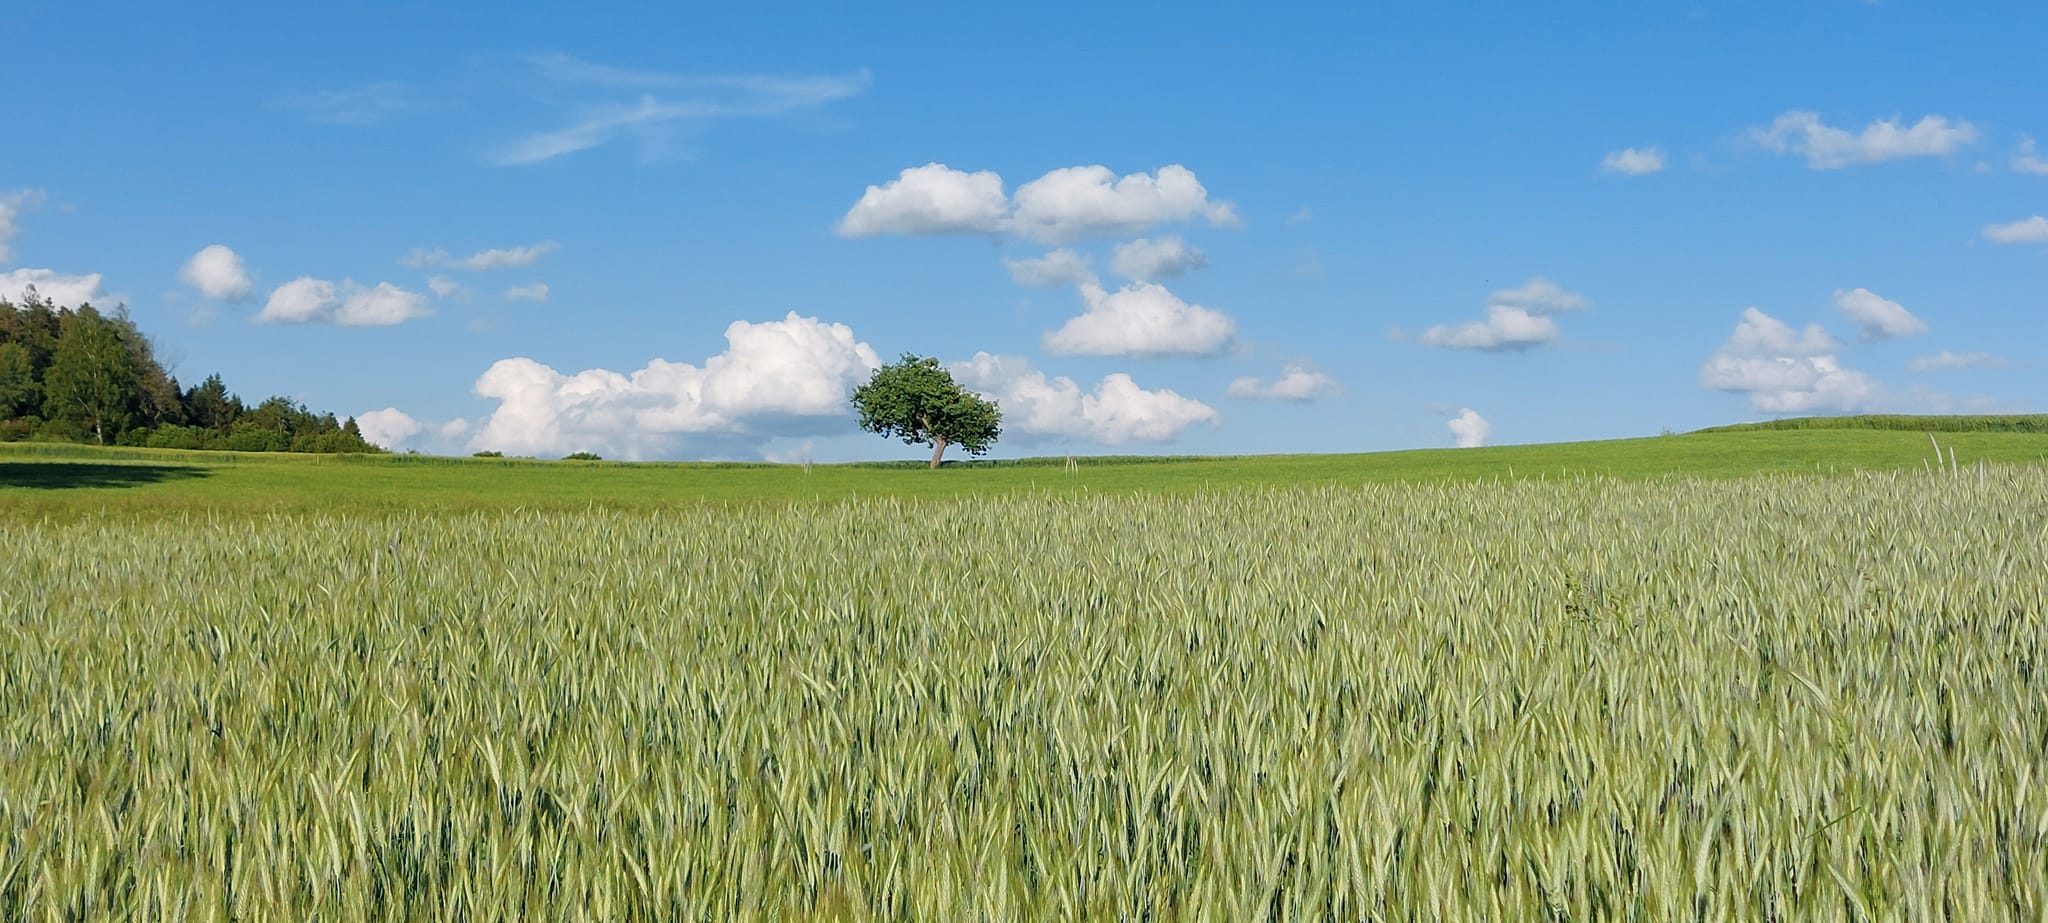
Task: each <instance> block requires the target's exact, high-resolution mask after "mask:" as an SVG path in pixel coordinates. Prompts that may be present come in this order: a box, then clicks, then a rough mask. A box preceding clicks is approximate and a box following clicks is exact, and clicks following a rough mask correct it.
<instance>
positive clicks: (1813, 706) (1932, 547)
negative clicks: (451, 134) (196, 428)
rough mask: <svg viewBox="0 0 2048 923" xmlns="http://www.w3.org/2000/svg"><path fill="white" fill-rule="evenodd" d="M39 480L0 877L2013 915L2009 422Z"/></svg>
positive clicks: (1, 743) (2024, 530)
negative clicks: (1530, 440)
mask: <svg viewBox="0 0 2048 923" xmlns="http://www.w3.org/2000/svg"><path fill="white" fill-rule="evenodd" d="M1916 438H1918V439H1920V441H1921V442H1920V444H1921V446H1923V447H1924V446H1926V444H1927V443H1926V439H1925V437H1924V436H1917V434H1916ZM1945 438H1946V437H1945ZM1922 454H1931V450H1923V452H1922ZM1970 457H1971V456H1970V455H1969V454H1968V453H1967V452H1966V453H1965V455H1964V458H1965V459H1966V460H1967V459H1969V458H1970ZM124 463H126V462H124ZM442 467H443V469H449V468H452V467H454V466H442ZM972 470H973V469H966V471H969V472H971V471H972ZM991 470H992V469H991ZM821 473H822V469H821ZM891 473H892V474H893V473H897V472H891ZM963 473H964V472H962V471H951V470H948V471H941V472H936V473H932V476H934V477H957V476H959V475H961V474H963ZM786 474H787V476H790V477H795V478H800V477H803V475H802V474H800V473H794V472H787V473H786ZM903 474H906V475H908V474H913V473H912V472H903ZM914 474H916V475H924V474H927V473H925V472H914ZM814 476H815V475H814ZM1038 476H1039V477H1041V478H1046V479H1052V480H1057V479H1058V478H1060V477H1064V476H1066V474H1065V472H1063V471H1062V470H1060V469H1058V468H1052V469H1049V470H1046V471H1042V472H1039V475H1038ZM1087 476H1088V472H1087V471H1086V470H1085V469H1084V470H1083V471H1082V472H1081V473H1080V474H1079V475H1078V477H1081V478H1086V477H1087ZM38 489H45V488H31V487H17V488H16V490H17V491H18V492H17V493H11V494H6V495H4V497H0V503H4V502H11V500H13V499H18V498H23V497H25V496H27V495H29V494H31V493H33V492H34V491H36V490H38ZM79 489H80V490H97V491H104V492H109V493H111V492H113V491H116V490H124V489H125V490H130V491H137V492H146V491H147V490H149V489H152V488H151V487H150V486H149V485H139V486H129V487H125V488H117V487H112V486H100V487H89V488H88V487H81V488H79ZM849 493H850V492H849ZM37 496H44V495H41V494H39V495H37ZM66 502H67V503H70V504H71V505H69V506H63V505H52V502H50V501H41V500H39V501H35V502H33V503H31V502H28V501H27V500H23V501H22V502H21V503H19V504H17V505H16V506H15V509H14V510H13V512H14V513H15V515H10V516H0V547H5V548H7V549H8V567H7V571H6V579H5V580H4V581H0V614H4V625H5V629H6V631H5V642H4V644H0V701H4V702H5V703H6V708H5V710H4V712H0V722H4V731H0V918H5V919H36V920H41V919H51V920H57V919H77V918H98V919H131V918H132V919H192V920H207V919H280V920H282V919H291V920H302V919H316V918H317V919H392V920H412V919H421V920H425V919H435V920H440V919H475V920H481V919H590V920H617V919H645V920H680V919H707V920H708V919H747V918H752V919H761V920H779V919H817V918H822V919H878V920H880V919H947V920H952V919H991V920H1007V919H1074V918H1085V919H1155V920H1207V919H1219V920H1221V919H1229V920H1247V919H1335V920H1354V919H1389V920H1446V919H1501V920H1530V919H1574V920H1586V919H1642V920H1668V919H1681V918H1682V919H1695V918H1704V919H1731V920H1734V919H1740V920H1750V919H1781V920H1782V919H1956V920H1986V919H2039V918H2041V916H2042V915H2043V914H2044V913H2048V861H2044V857H2048V778H2042V776H2043V774H2044V764H2048V678H2044V677H2043V675H2042V668H2043V657H2044V653H2048V651H2044V648H2048V642H2044V640H2043V638H2044V629H2048V625H2044V623H2043V610H2044V606H2048V469H2043V468H2041V467H2037V466H2029V465H2008V464H1990V465H1983V466H1978V465H1974V464H1967V463H1966V464H1963V465H1960V466H1957V467H1951V468H1949V469H1947V470H1945V471H1942V472H1941V473H1938V474H1937V473H1936V472H1935V471H1934V470H1933V469H1932V466H1931V465H1926V466H1921V465H1915V466H1913V467H1905V466H1896V467H1895V469H1894V470H1888V471H1881V472H1862V473H1846V472H1842V473H1837V474H1835V475H1827V474H1825V473H1821V474H1811V473H1809V474H1766V475H1753V476H1748V477H1718V478H1706V477H1697V476H1645V477H1637V478H1631V479H1618V478H1613V477H1606V476H1601V477H1591V476H1584V475H1571V474H1569V473H1563V472H1560V473H1553V474H1549V475H1544V474H1543V473H1542V472H1536V471H1528V470H1526V469H1524V470H1522V471H1520V472H1518V474H1517V476H1516V477H1514V478H1513V479H1509V478H1507V477H1505V476H1496V477H1474V478H1462V479H1446V480H1438V481H1433V482H1432V481H1427V480H1416V481H1410V482H1406V483H1366V482H1364V479H1360V478H1346V479H1345V480H1344V481H1343V482H1338V481H1336V480H1334V479H1333V480H1332V481H1331V482H1327V483H1310V484H1302V485H1296V486H1271V485H1268V486H1256V485H1254V486H1243V485H1220V486H1215V485H1212V486H1207V487H1205V486H1202V485H1200V484H1194V485H1184V486H1183V489H1178V490H1172V491H1144V490H1123V491H1087V490H1079V489H1074V490H1062V491H1050V490H1040V491H1035V492H1034V491H1030V490H1012V491H1005V492H998V493H994V494H989V495H975V494H966V495H962V496H952V497H931V498H917V497H890V496H860V497H855V496H851V495H849V496H829V497H822V498H820V497H792V498H786V499H783V500H779V501H777V500H756V501H749V502H744V503H728V504H718V503H688V502H671V503H667V504H664V505H653V504H649V505H645V506H642V507H627V508H615V507H607V506H602V505H595V504H585V505H583V506H582V507H581V508H522V507H519V506H516V505H506V506H502V507H497V508H487V509H468V510H463V509H455V510H447V509H437V510H428V511H420V510H412V511H408V510H404V509H386V508H384V507H382V506H380V505H377V504H371V505H370V506H369V507H368V508H367V509H349V508H346V507H343V506H341V505H339V504H336V505H333V506H332V507H331V508H326V509H321V508H317V507H315V508H311V509H308V508H307V507H304V506H296V505H293V504H282V505H280V507H279V508H277V509H252V508H226V509H221V510H211V511H209V510H207V509H205V508H203V507H202V506H201V505H200V504H198V503H196V502H193V503H172V504H170V506H169V508H168V509H167V510H158V511H155V512H151V513H148V514H146V515H145V514H144V510H143V509H142V507H140V506H137V507H135V508H129V507H122V506H114V507H111V508H110V509H111V511H110V512H109V511H104V510H103V511H101V512H92V511H90V510H87V509H84V508H83V507H81V506H80V503H81V502H82V501H75V500H74V501H66Z"/></svg>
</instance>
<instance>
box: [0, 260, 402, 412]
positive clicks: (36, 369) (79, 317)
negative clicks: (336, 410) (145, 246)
mask: <svg viewBox="0 0 2048 923" xmlns="http://www.w3.org/2000/svg"><path fill="white" fill-rule="evenodd" d="M22 440H36V441H40V442H89V443H98V444H100V445H125V446H149V447H155V448H165V449H219V450H229V451H236V452H380V451H383V450H381V449H379V448H377V447H376V446H373V445H371V444H369V443H367V442H364V441H363V434H362V431H361V430H358V429H357V428H356V421H355V418H354V417H350V418H349V419H347V420H345V421H343V420H336V419H335V418H334V414H331V413H324V414H316V413H313V412H312V411H310V410H307V409H306V408H305V406H304V405H302V404H299V403H298V402H296V401H293V400H291V399H290V398H284V397H273V398H270V399H268V400H266V401H264V402H263V403H260V404H257V405H256V406H254V407H250V406H248V405H246V404H244V403H242V399H241V398H239V397H236V396H235V395H233V394H230V393H228V389H227V386H226V385H224V384H222V383H221V380H220V376H219V375H210V376H208V377H207V379H206V380H205V381H203V382H200V383H199V384H198V385H195V386H193V387H191V388H180V387H179V386H178V380H177V379H176V378H173V377H171V376H170V374H169V373H167V372H165V371H164V368H163V366H162V365H160V364H158V363H157V360H156V354H155V351H154V350H153V349H152V348H151V346H150V342H149V338H148V337H145V336H143V335H142V331H140V330H138V329H136V327H135V323H134V322H133V321H131V320H129V319H128V314H127V312H126V311H125V310H116V311H114V312H113V313H111V314H107V313H101V312H100V311H99V310H98V309H95V308H94V307H92V306H91V305H81V306H79V307H78V308H77V309H71V308H60V307H57V306H55V305H52V304H51V303H50V302H49V301H48V300H47V299H44V298H41V297H39V296H38V295H37V294H36V293H35V290H34V289H30V290H29V292H28V294H27V295H26V296H25V297H24V298H23V299H22V301H21V303H20V304H16V303H14V302H11V301H8V300H6V299H4V298H0V442H19V441H22Z"/></svg>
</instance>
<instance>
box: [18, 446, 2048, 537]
mask: <svg viewBox="0 0 2048 923" xmlns="http://www.w3.org/2000/svg"><path fill="white" fill-rule="evenodd" d="M1940 439H1941V443H1942V445H1943V446H1944V447H1952V448H1953V449H1954V450H1955V452H1956V454H1957V457H1958V459H1959V460H1961V461H1962V462H1964V463H1971V464H1974V463H1976V462H1979V461H1984V462H1990V463H2004V462H2031V463H2039V462H2048V433H2027V432H2018V433H2015V432H1960V433H1944V434H1943V435H1942V436H1941V437H1940ZM1931 455H1932V448H1931V447H1930V446H1929V444H1928V439H1927V436H1926V435H1924V434H1923V433H1921V432H1918V431H1900V430H1858V429H1842V430H1820V429H1812V430H1790V431H1755V432H1730V433H1692V434H1686V435H1673V436H1655V437H1649V438H1643V439H1624V440H1612V441H1603V442H1583V443H1566V444H1557V445H1535V446H1503V447H1496V448H1483V449H1424V450H1416V451H1408V452H1384V453H1374V454H1364V455H1275V456H1242V457H1215V458H1083V459H1079V460H1077V469H1076V470H1074V471H1072V472H1069V471H1068V470H1067V469H1066V467H1065V460H1064V459H1062V458H1048V459H1031V460H1023V461H997V462H967V463H960V464H949V465H947V466H946V467H944V468H942V469H940V470H938V471H928V470H925V468H924V466H923V465H922V464H920V463H917V462H904V463H901V464H889V465H816V466H813V467H812V468H811V470H810V471H809V472H808V473H806V472H805V471H804V469H802V468H800V467H797V466H793V465H744V464H672V463H671V464H662V463H650V464H629V463H620V462H540V461H527V460H517V459H473V458H436V457H421V456H402V455H401V456H308V455H284V454H238V453H223V452H179V451H173V450H148V449H96V448H91V447H84V446H47V445H23V444H11V445H0V511H6V512H13V513H18V514H23V515H30V516H36V515H64V514H77V513H80V512H135V513H159V514H160V513H198V512H207V511H223V510H232V511H242V512H276V511H290V512H308V513H311V512H322V511H329V510H339V511H358V512H391V511H398V510H439V511H464V510H490V509H509V508H525V509H581V508H588V507H592V506H596V507H604V508H612V509H652V508H664V507H670V506H675V505H678V504H691V503H699V502H704V501H731V500H742V501H792V500H794V501H811V500H817V499H825V500H843V499H851V498H856V497H869V498H872V497H905V498H915V497H923V498H939V497H958V496H965V495H982V494H994V495H1003V494H1015V493H1053V494H1064V493H1105V492H1107V493H1125V492H1147V493H1189V492H1197V491H1204V490H1216V489H1227V488H1237V487H1271V486H1287V485H1316V484H1336V485H1341V484H1353V485H1355V484H1363V483H1429V482H1436V481H1447V480H1448V481H1470V480H1481V479H1541V478H1559V477H1571V476H1589V475H1600V476H1608V477H1617V478H1625V479H1639V478H1649V477H1664V476H1701V477H1739V476H1745V475H1750V474H1758V473H1803V472H1816V471H1817V472H1823V473H1826V472H1834V473H1846V472H1850V471H1857V470H1897V469H1917V468H1920V467H1921V466H1922V465H1923V464H1924V463H1925V462H1926V460H1927V459H1928V458H1929V457H1930V456H1931Z"/></svg>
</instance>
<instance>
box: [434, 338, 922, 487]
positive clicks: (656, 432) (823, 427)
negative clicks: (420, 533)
mask: <svg viewBox="0 0 2048 923" xmlns="http://www.w3.org/2000/svg"><path fill="white" fill-rule="evenodd" d="M725 339H726V342H727V347H726V350H725V351H724V352H722V353H719V354H718V355H715V356H712V357H711V358H709V359H707V360H705V362H704V364H703V365H702V366H695V365H690V364H688V363H676V362H668V361H665V360H662V359H655V360H652V361H650V362H648V363H647V365H646V366H645V367H644V368H641V369H639V370H637V371H634V372H632V373H631V374H621V373H619V372H613V371H610V370H607V369H588V370H585V371H582V372H577V373H575V374H573V375H565V374H563V373H561V372H558V371H556V370H554V369H553V368H550V367H548V366H546V365H543V364H541V363H539V362H536V361H534V360H532V359H528V358H523V357H521V358H513V359H501V360H499V361H498V362H496V363H494V364H493V365H492V366H491V367H490V369H488V370H486V371H485V372H484V374H483V375H482V376H481V377H479V378H478V379H477V381H476V393H477V394H478V395H479V396H482V397H485V398H490V399H492V400H495V401H497V402H498V407H497V409H496V410H494V411H493V412H492V413H491V415H490V417H489V418H488V419H487V420H485V421H484V423H483V425H482V426H481V427H479V428H478V429H477V431H476V434H475V435H474V436H473V437H472V438H471V440H470V447H471V448H473V449H493V450H497V451H502V452H507V453H511V454H519V455H562V454H567V453H570V452H578V451H594V452H599V453H600V454H604V455H607V456H621V457H626V458H644V457H650V456H655V455H661V454H664V453H667V452H670V451H672V450H674V449H675V448H676V447H677V446H678V445H679V444H681V443H684V442H685V441H687V440H688V439H690V438H693V437H704V438H705V439H706V441H707V442H718V443H719V444H722V445H732V444H735V443H738V442H747V443H751V444H754V445H758V444H759V443H761V442H764V441H765V440H766V439H767V438H768V437H770V436H772V435H778V434H779V435H804V434H815V433H825V432H836V431H838V430H840V429H844V428H847V427H845V426H844V423H843V420H842V419H840V418H843V417H845V416H846V415H847V414H848V413H849V412H850V411H849V405H848V403H847V395H848V394H849V393H851V391H852V390H853V387H854V386H855V385H857V384H859V383H860V382H861V381H862V380H864V379H865V378H866V377H867V375H868V373H870V372H872V371H873V370H874V369H876V368H879V367H880V366H881V362H880V360H879V359H878V358H877V357H876V355H875V351H874V349H873V348H872V347H870V346H868V344H866V343H863V342H860V341H859V340H857V339H855V338H854V335H853V330H852V328H850V327H847V326H846V325H845V324H828V323H824V322H822V321H820V320H818V319H817V318H814V317H801V316H799V315H797V314H796V313H795V312H793V311H792V312H790V314H789V315H788V316H787V317H785V318H783V319H782V320H779V321H767V322H764V323H749V322H747V321H734V322H733V323H732V324H731V325H730V326H728V327H726V329H725Z"/></svg>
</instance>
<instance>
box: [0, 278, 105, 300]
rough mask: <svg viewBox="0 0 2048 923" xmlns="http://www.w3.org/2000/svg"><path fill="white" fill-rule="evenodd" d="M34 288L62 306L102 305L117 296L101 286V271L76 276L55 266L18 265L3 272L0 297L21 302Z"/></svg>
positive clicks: (37, 292)
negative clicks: (26, 267) (34, 266)
mask: <svg viewBox="0 0 2048 923" xmlns="http://www.w3.org/2000/svg"><path fill="white" fill-rule="evenodd" d="M30 288H34V289H35V290H36V294H37V295H40V296H42V297H43V298H44V299H46V300H48V301H49V302H50V303H51V304H54V305H57V306H59V307H67V308H75V307H78V306H79V305H82V304H86V303H91V304H95V305H101V304H106V303H107V302H109V301H111V300H114V299H113V298H111V297H110V296H109V295H107V293H106V292H103V291H101V290H100V274H99V273H96V272H91V273H86V274H84V275H76V276H74V275H69V274H66V273H61V272H58V271H56V270H54V269H17V270H14V271H13V272H7V273H0V300H5V301H11V302H14V303H15V304H20V303H21V302H22V301H23V300H24V299H25V298H26V297H27V295H28V290H29V289H30Z"/></svg>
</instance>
